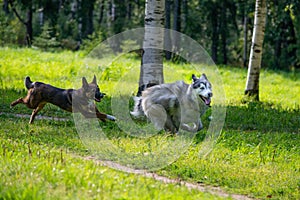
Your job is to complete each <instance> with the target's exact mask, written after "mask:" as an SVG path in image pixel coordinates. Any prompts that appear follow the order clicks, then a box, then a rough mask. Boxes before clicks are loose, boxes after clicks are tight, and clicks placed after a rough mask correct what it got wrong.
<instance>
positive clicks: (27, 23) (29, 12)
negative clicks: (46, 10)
mask: <svg viewBox="0 0 300 200" xmlns="http://www.w3.org/2000/svg"><path fill="white" fill-rule="evenodd" d="M8 3H9V5H10V7H11V9H12V11H13V12H14V14H15V15H16V17H17V18H18V19H19V21H20V22H21V23H22V24H23V25H25V27H26V41H27V45H28V46H31V44H32V39H33V27H32V15H33V8H32V7H33V2H32V0H29V1H28V2H27V3H26V4H23V5H22V6H24V7H26V9H27V13H26V15H27V19H26V20H24V19H23V18H22V17H21V15H20V14H19V12H18V11H17V9H16V6H15V1H14V0H8Z"/></svg>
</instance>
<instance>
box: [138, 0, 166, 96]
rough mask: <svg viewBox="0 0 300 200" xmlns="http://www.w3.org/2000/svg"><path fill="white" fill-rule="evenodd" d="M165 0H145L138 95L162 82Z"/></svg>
mask: <svg viewBox="0 0 300 200" xmlns="http://www.w3.org/2000/svg"><path fill="white" fill-rule="evenodd" d="M164 9H165V0H146V8H145V35H144V42H143V50H144V53H143V56H142V62H141V71H140V80H139V89H138V94H137V95H138V96H140V95H141V93H142V91H143V90H144V89H145V88H147V87H150V86H153V85H156V84H161V83H163V82H164V76H163V50H162V49H163V45H164V30H163V27H164Z"/></svg>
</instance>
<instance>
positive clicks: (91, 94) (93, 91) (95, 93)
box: [82, 75, 105, 102]
mask: <svg viewBox="0 0 300 200" xmlns="http://www.w3.org/2000/svg"><path fill="white" fill-rule="evenodd" d="M82 88H83V90H84V93H85V95H86V97H87V98H88V99H94V100H95V101H97V102H100V101H101V99H102V98H103V97H104V95H105V94H104V93H101V92H100V88H99V86H98V85H97V79H96V76H95V75H94V78H93V81H92V82H91V83H88V82H87V80H86V78H85V77H82Z"/></svg>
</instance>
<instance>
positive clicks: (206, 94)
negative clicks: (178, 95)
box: [192, 74, 213, 106]
mask: <svg viewBox="0 0 300 200" xmlns="http://www.w3.org/2000/svg"><path fill="white" fill-rule="evenodd" d="M192 79H193V83H192V87H193V89H194V90H195V92H196V94H197V95H199V97H200V98H201V99H202V100H203V102H204V103H205V104H206V105H207V106H210V102H211V97H212V96H213V93H212V87H211V84H210V82H209V81H208V79H207V77H206V75H205V74H202V75H201V76H200V78H197V77H196V76H195V75H194V74H193V75H192Z"/></svg>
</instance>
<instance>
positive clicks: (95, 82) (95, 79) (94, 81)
mask: <svg viewBox="0 0 300 200" xmlns="http://www.w3.org/2000/svg"><path fill="white" fill-rule="evenodd" d="M92 83H94V84H96V85H97V78H96V75H94V78H93V81H92Z"/></svg>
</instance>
